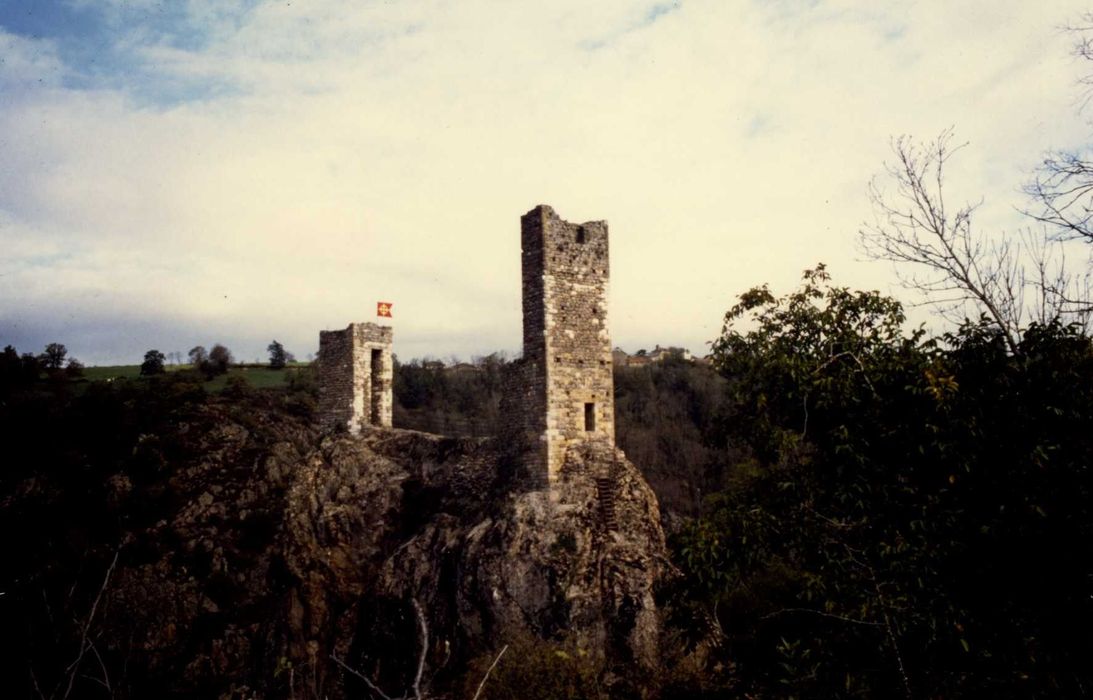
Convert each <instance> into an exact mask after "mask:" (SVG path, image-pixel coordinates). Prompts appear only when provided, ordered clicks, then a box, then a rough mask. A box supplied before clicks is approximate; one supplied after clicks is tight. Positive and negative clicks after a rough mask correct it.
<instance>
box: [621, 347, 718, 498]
mask: <svg viewBox="0 0 1093 700" xmlns="http://www.w3.org/2000/svg"><path fill="white" fill-rule="evenodd" d="M725 386H726V385H725V381H724V379H722V378H721V377H720V376H719V375H718V374H717V373H716V372H715V371H713V370H712V369H710V368H709V367H706V366H702V365H698V364H694V363H692V362H688V361H685V360H682V359H679V358H671V357H670V358H668V359H666V360H664V361H662V362H654V363H649V364H646V365H642V366H638V367H626V366H616V367H615V439H616V442H617V443H618V444H619V446H621V447H622V449H623V450H624V451H625V452H626V455H627V457H629V458H630V460H631V461H633V462H634V464H636V465H638V467H639V468H640V469H641V471H642V474H643V475H644V476H645V478H646V479H647V480H648V481H649V483H650V485H651V486H652V487H653V489H654V490H655V491H656V493H657V498H658V500H659V501H660V505H661V508H662V510H664V511H665V512H667V513H671V514H679V515H689V516H694V515H697V514H698V513H699V511H700V509H701V505H702V499H703V497H704V496H705V495H706V494H708V493H710V492H711V491H714V490H716V489H718V488H719V487H720V485H721V484H720V483H719V475H718V470H717V468H716V465H717V464H719V463H721V462H722V461H724V460H725V458H726V455H725V451H724V446H723V445H718V444H716V443H715V442H714V441H713V440H711V439H710V438H711V437H712V432H713V431H714V429H715V428H716V426H717V425H718V423H717V415H718V410H719V408H720V406H721V404H722V402H723V394H724V391H725Z"/></svg>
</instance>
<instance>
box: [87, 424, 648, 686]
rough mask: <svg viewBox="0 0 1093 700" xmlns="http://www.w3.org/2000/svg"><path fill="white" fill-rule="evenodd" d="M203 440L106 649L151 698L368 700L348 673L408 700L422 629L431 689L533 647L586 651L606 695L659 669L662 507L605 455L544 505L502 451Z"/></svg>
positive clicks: (366, 437)
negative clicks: (551, 644)
mask: <svg viewBox="0 0 1093 700" xmlns="http://www.w3.org/2000/svg"><path fill="white" fill-rule="evenodd" d="M257 420H258V419H255V418H251V419H249V421H250V422H252V423H253V422H255V421H257ZM218 421H221V422H222V421H223V416H219V417H218ZM271 434H272V435H273V436H277V437H279V438H280V439H274V440H272V441H270V437H271ZM208 441H209V444H205V445H200V446H199V447H198V449H197V450H195V454H199V455H201V457H200V459H198V460H197V461H195V462H193V463H190V464H186V465H184V466H182V467H181V468H179V469H177V470H176V472H175V476H174V477H172V483H171V485H170V488H171V490H172V493H173V496H172V500H173V501H174V502H176V503H177V507H176V508H175V509H174V510H172V511H171V512H170V513H169V514H167V517H165V518H163V519H161V520H159V521H158V522H157V523H156V524H155V525H154V526H152V527H149V528H148V529H146V530H144V531H140V532H133V533H131V534H130V536H129V538H128V541H127V544H126V545H125V546H124V547H123V549H122V554H121V557H120V560H119V564H118V569H117V572H116V573H115V575H114V577H113V579H112V582H111V585H110V586H109V588H108V589H107V598H108V600H107V601H106V602H105V604H104V605H105V606H106V609H107V610H109V611H113V612H108V613H107V614H106V615H104V619H109V620H111V621H112V622H111V625H110V627H109V629H107V630H106V631H104V633H103V640H104V643H103V644H102V645H101V646H103V647H104V648H109V649H110V650H111V652H110V653H115V654H118V655H124V656H126V658H129V659H131V661H130V663H131V664H133V665H134V666H131V668H133V667H138V666H139V667H140V674H141V676H142V677H143V678H144V679H145V683H144V684H143V687H148V688H160V689H163V690H164V691H165V692H164V693H163V694H164V696H170V694H171V693H173V694H183V695H186V694H195V693H196V694H198V695H201V696H203V697H217V696H219V697H225V698H227V697H241V696H246V697H251V696H258V697H289V696H292V697H327V698H342V697H350V696H358V695H360V692H359V691H360V689H361V688H363V686H360V685H353V683H359V681H355V680H354V679H352V677H351V675H349V674H347V673H346V672H345V671H344V670H343V669H342V668H341V667H340V666H338V665H337V663H336V662H334V661H333V660H332V658H331V657H332V656H336V657H337V658H338V659H339V660H341V661H343V662H344V663H346V664H348V665H350V666H352V667H353V668H354V669H357V670H359V671H361V672H362V673H365V674H366V675H368V676H369V677H370V678H373V679H374V680H375V681H376V682H377V683H379V684H380V686H381V687H383V688H384V689H385V692H387V693H388V694H389V695H392V696H398V695H401V694H403V693H404V692H405V691H406V689H407V688H409V686H410V683H411V682H412V679H413V678H414V675H415V673H416V667H417V664H418V658H419V655H420V654H419V652H420V649H421V645H422V635H421V633H420V622H421V621H424V623H425V625H426V626H427V635H426V636H425V641H426V642H427V644H428V650H429V651H428V654H427V655H426V657H425V668H424V674H423V682H424V683H426V684H429V686H430V687H431V688H432V689H433V691H434V692H440V693H442V692H443V691H444V688H445V687H448V686H450V685H451V683H453V682H456V681H457V680H458V679H459V675H460V674H461V673H463V672H464V670H465V669H466V662H467V661H468V660H469V659H472V658H476V657H480V656H482V655H488V654H493V653H496V651H497V650H498V649H499V648H500V647H501V646H502V645H504V644H506V643H510V642H513V641H514V640H518V639H521V638H538V639H545V640H561V639H564V640H565V641H566V642H567V643H568V644H575V645H577V646H578V647H579V648H580V649H582V650H584V651H586V652H587V653H588V655H589V657H590V658H593V659H594V660H595V661H596V663H597V664H598V665H601V666H602V668H603V669H604V678H605V682H606V683H607V684H608V685H611V684H615V685H617V686H624V685H626V684H627V683H629V684H631V685H632V686H637V687H640V686H641V685H642V683H641V679H642V678H643V672H644V671H651V670H652V669H653V668H654V667H655V664H656V662H657V639H658V620H657V611H656V607H655V604H654V601H653V589H654V586H655V585H656V583H657V581H658V578H659V577H660V576H661V575H662V573H663V572H664V570H665V567H666V566H667V564H666V556H665V546H664V536H663V533H662V532H661V529H660V525H659V513H658V507H657V503H656V499H655V497H654V495H653V493H652V491H651V490H650V489H649V487H648V486H647V485H646V483H645V482H644V480H643V479H642V478H641V476H640V474H639V473H638V471H637V469H636V468H635V467H634V466H633V465H632V464H630V463H629V462H628V461H627V460H626V458H625V456H624V455H623V454H622V453H621V452H620V451H619V450H617V449H615V448H614V447H613V446H611V445H610V444H609V443H608V442H607V441H598V442H597V441H589V442H586V443H583V444H580V445H578V446H574V447H571V448H570V449H569V451H568V453H567V454H566V458H565V462H564V464H563V466H562V468H561V470H560V472H559V477H558V479H557V480H556V483H555V484H554V486H553V488H552V489H551V490H549V491H545V490H527V489H528V486H527V484H528V482H527V480H526V479H523V478H520V476H519V470H518V469H515V468H512V467H509V466H508V465H506V464H505V463H504V460H503V458H502V457H501V456H499V454H500V452H499V451H498V450H497V449H496V446H495V445H494V443H493V442H492V441H491V440H472V439H456V438H444V437H440V436H435V435H428V434H424V433H417V432H413V431H405V430H391V429H368V428H366V429H365V430H364V431H363V432H362V434H361V435H360V436H357V437H354V436H349V435H335V436H326V437H320V436H319V435H318V434H317V433H316V432H315V431H314V429H312V428H310V427H308V426H307V425H306V424H301V423H291V422H289V423H284V424H279V425H277V426H274V427H273V428H272V429H271V428H270V427H269V426H264V427H263V426H258V427H256V426H255V425H248V426H244V425H240V424H238V423H234V422H231V421H227V423H226V424H222V425H220V426H219V427H218V428H217V429H216V430H215V431H213V432H210V433H209V434H208ZM148 448H149V449H151V446H148ZM112 488H113V489H114V491H116V492H117V493H118V495H117V497H118V498H119V499H122V500H124V499H125V498H126V497H127V496H126V494H127V493H129V491H130V490H131V489H130V487H128V486H126V484H124V483H122V481H119V482H118V483H117V484H114V485H113V486H112ZM418 609H420V611H421V620H419V617H418V614H417V612H416V610H418ZM128 611H132V612H131V613H129V612H128ZM119 612H126V615H125V616H121V615H119ZM123 647H124V649H123ZM137 687H142V684H138V685H137ZM166 691H170V692H166Z"/></svg>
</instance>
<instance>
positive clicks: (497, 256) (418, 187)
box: [0, 0, 1087, 362]
mask: <svg viewBox="0 0 1093 700" xmlns="http://www.w3.org/2000/svg"><path fill="white" fill-rule="evenodd" d="M75 7H76V10H78V11H79V12H81V13H84V14H83V15H80V16H81V17H83V16H85V15H87V13H92V12H95V13H99V14H98V15H96V17H97V18H98V19H97V20H96V22H91V21H90V20H88V26H93V27H94V31H95V32H96V34H95V36H96V37H98V39H97V40H100V41H101V40H102V39H103V37H107V38H108V39H109V41H108V42H107V43H108V44H109V46H110V47H111V48H110V49H109V53H110V55H111V56H114V57H115V58H114V59H112V60H111V61H110V62H108V63H109V65H108V66H107V67H106V68H103V69H101V70H99V71H98V72H96V71H91V72H88V71H87V70H86V69H85V67H84V66H82V65H79V64H77V63H73V61H74V60H76V59H73V58H72V56H75V55H84V56H85V55H86V52H85V53H83V54H79V53H77V52H71V51H69V50H68V49H67V48H66V47H68V46H70V45H71V42H77V43H78V42H79V41H80V39H79V37H78V36H77V37H76V38H72V37H71V36H68V38H65V37H60V38H48V37H47V38H41V39H37V40H36V39H30V38H27V37H25V36H19V35H15V34H12V33H10V32H7V33H0V55H2V56H3V57H4V60H5V63H4V64H2V66H0V89H3V90H4V92H5V96H6V95H7V94H9V91H10V92H11V93H14V94H15V95H16V96H17V99H11V100H7V99H5V100H3V101H2V103H0V163H3V167H0V245H2V246H4V249H5V251H6V254H5V256H3V259H0V342H10V340H8V337H18V338H19V339H20V343H24V344H28V347H27V348H26V349H31V350H37V349H38V348H37V347H35V346H37V345H44V343H45V342H49V341H52V340H60V341H61V342H66V343H67V344H68V345H69V348H70V349H71V350H72V351H73V353H74V354H76V355H77V356H79V357H81V359H85V361H95V362H100V361H101V362H116V361H123V360H124V361H135V359H134V358H136V359H139V357H140V356H141V355H142V354H143V352H144V350H146V349H147V348H148V347H153V346H155V347H159V349H161V350H164V351H171V350H182V351H185V350H186V349H188V348H189V347H190V346H192V345H194V344H197V343H199V342H200V343H204V344H206V345H207V344H209V343H210V342H217V341H219V342H225V343H226V344H228V345H229V347H232V349H233V350H235V351H236V352H237V354H240V355H241V356H243V357H251V356H254V355H255V354H256V353H257V354H262V353H263V351H264V348H265V344H266V343H268V342H269V340H270V339H271V338H273V337H276V338H278V339H279V340H281V341H282V342H284V343H285V344H286V347H288V348H289V349H290V350H292V351H293V352H295V353H297V355H300V356H304V355H306V354H307V353H308V352H311V351H313V350H314V348H315V346H316V345H317V331H318V330H319V329H321V328H335V327H344V326H345V325H346V324H348V323H349V322H350V321H356V320H367V319H369V318H370V317H371V314H372V313H373V312H372V309H373V308H374V303H375V301H376V300H377V299H380V298H383V299H389V300H392V301H394V302H395V303H396V306H395V311H396V318H395V323H396V352H398V353H399V354H400V355H401V356H403V357H412V356H420V355H425V354H432V355H437V356H448V355H451V354H459V355H463V356H467V355H470V354H474V353H486V352H490V351H492V350H494V349H499V348H500V349H506V350H510V351H512V350H518V349H519V348H518V343H519V338H520V318H519V268H518V264H519V263H518V259H519V243H518V235H519V232H518V226H519V216H520V215H521V214H522V213H523V212H525V211H527V210H528V209H530V208H531V207H532V206H534V205H536V204H539V203H549V204H552V205H553V206H554V207H555V208H556V209H557V210H558V211H559V213H560V214H561V215H562V216H564V217H566V218H569V219H571V220H589V219H600V218H606V219H608V220H609V222H610V225H611V235H612V282H611V293H612V309H611V324H612V332H613V335H614V339H615V341H616V342H617V343H618V344H621V345H623V346H624V347H628V348H630V349H635V348H636V347H638V346H652V345H653V344H655V343H658V342H659V343H661V344H683V345H687V346H689V347H691V348H692V349H693V350H696V351H699V352H701V351H702V349H703V344H704V342H705V341H706V340H709V339H711V338H712V337H714V336H715V335H716V334H717V332H718V331H719V330H720V320H721V315H722V314H723V312H724V310H725V309H726V308H728V306H730V305H731V303H732V301H733V297H734V295H735V294H737V293H739V292H741V291H743V290H744V289H745V288H747V287H749V286H751V285H753V284H758V283H761V282H764V281H769V282H771V283H772V284H773V285H774V286H775V287H776V288H778V289H786V288H788V287H789V286H791V285H793V284H795V282H796V279H797V278H798V276H799V274H800V271H801V270H803V269H804V268H805V267H808V266H811V265H814V264H815V263H816V262H818V261H820V260H824V261H826V262H828V263H829V267H830V268H831V269H832V271H833V272H834V274H835V275H836V281H838V282H841V283H845V284H852V285H859V286H866V287H877V286H882V287H884V286H885V285H887V283H888V280H889V278H890V274H889V271H888V270H887V269H886V268H885V267H884V266H883V265H880V264H869V263H862V262H858V261H857V260H856V257H857V256H856V253H855V251H854V247H853V240H854V234H855V232H856V230H857V228H858V225H859V223H860V222H861V221H862V220H864V219H866V218H867V217H868V216H869V208H868V203H867V201H866V198H865V184H866V182H867V181H868V179H869V177H870V176H871V175H872V174H873V173H875V172H877V171H879V170H880V168H881V163H882V161H883V160H884V158H885V157H886V156H887V155H888V151H887V143H888V140H889V138H890V137H891V136H893V135H898V134H902V133H912V134H916V135H918V136H920V137H922V138H929V137H932V136H934V135H936V134H937V133H938V132H939V131H940V130H941V129H943V128H945V127H947V126H949V125H956V128H957V134H958V137H960V138H962V139H967V140H969V141H970V142H971V145H970V146H969V147H968V148H967V149H966V150H965V151H964V152H963V153H962V154H961V157H960V160H959V161H957V163H956V164H955V165H956V166H957V167H956V168H955V169H954V171H953V176H952V180H951V185H952V189H953V192H954V196H959V197H964V198H966V199H978V198H979V197H980V196H983V197H985V198H986V200H987V203H986V205H985V207H984V210H983V221H984V223H985V225H991V226H998V227H1003V226H1006V227H1012V226H1013V225H1014V224H1015V222H1017V221H1018V220H1017V219H1016V217H1015V215H1014V214H1013V208H1012V205H1013V204H1014V203H1015V202H1016V201H1018V200H1017V194H1016V188H1017V186H1018V185H1019V184H1020V182H1021V181H1022V179H1023V178H1024V177H1025V176H1026V173H1027V172H1028V169H1029V167H1031V166H1032V165H1033V164H1034V163H1035V162H1036V160H1037V158H1038V156H1039V154H1040V153H1041V152H1042V151H1043V150H1045V149H1047V148H1050V147H1058V146H1070V145H1074V144H1076V143H1082V142H1084V141H1083V140H1084V139H1086V137H1087V129H1086V125H1085V124H1084V122H1083V121H1082V119H1080V118H1079V116H1078V115H1077V114H1076V111H1075V95H1076V88H1075V86H1074V79H1075V77H1076V74H1077V71H1080V70H1081V69H1082V66H1080V65H1075V64H1073V63H1072V62H1070V61H1069V59H1068V58H1067V52H1066V48H1067V47H1066V41H1067V40H1066V38H1065V37H1061V36H1059V35H1058V33H1057V32H1056V29H1055V27H1056V26H1057V25H1059V24H1061V23H1062V22H1064V21H1066V20H1067V19H1069V18H1072V17H1073V16H1075V14H1076V13H1077V12H1078V11H1079V10H1080V9H1081V8H1080V6H1079V4H1078V3H1076V2H1073V3H1071V2H1068V3H1064V4H1063V5H1062V6H1060V7H1059V8H1057V9H1056V10H1053V12H1058V14H1055V15H1050V16H1049V15H1046V14H1044V10H1043V9H1042V8H1036V7H1032V6H1030V5H1029V4H1027V3H1018V2H1009V3H1001V4H999V3H996V2H995V3H989V4H988V3H985V2H975V3H966V4H961V5H960V6H959V7H951V6H949V5H938V4H935V3H919V4H916V5H911V6H907V7H900V8H893V9H887V8H885V9H878V8H877V7H876V6H875V5H874V4H866V3H860V2H851V1H850V0H837V1H832V2H812V3H796V2H785V3H766V2H764V3H758V2H756V3H746V2H736V3H719V4H705V3H681V4H670V3H669V4H664V3H661V4H658V3H646V4H644V5H638V6H637V7H635V6H634V5H633V4H632V3H624V2H621V1H620V2H605V3H596V4H594V5H588V4H581V3H575V2H574V3H549V4H540V3H534V4H532V3H528V4H523V3H504V4H498V3H486V2H477V1H475V0H468V1H467V2H461V3H441V2H422V3H413V4H410V3H382V2H371V3H364V4H346V3H342V2H333V1H332V0H314V2H308V3H291V4H289V3H284V2H280V3H248V2H237V3H216V2H211V1H203V2H197V1H192V2H188V3H185V4H183V5H179V6H177V7H179V8H180V9H178V10H177V11H176V14H175V15H171V18H170V20H169V21H168V20H167V19H164V17H163V16H162V15H161V14H157V13H158V9H157V8H159V7H160V5H159V4H153V3H136V4H132V3H122V2H113V3H111V4H110V5H107V6H103V5H101V4H99V3H96V4H94V6H91V5H86V4H85V5H82V6H75ZM76 10H74V11H76ZM3 25H4V18H3V15H2V14H0V26H3ZM89 31H90V30H89ZM70 34H71V33H70ZM66 36H67V35H66ZM589 42H592V43H595V42H603V44H602V46H600V47H599V48H598V49H597V50H595V51H588V50H587V48H588V47H589V45H590V44H589ZM66 57H68V58H66ZM81 60H82V59H81ZM73 75H77V76H81V77H80V80H73V79H72V77H71V76H73ZM39 79H41V80H42V82H39ZM13 324H16V325H18V327H19V328H22V329H24V330H22V331H20V332H19V334H18V335H17V336H14V335H9V334H10V333H11V331H10V330H8V329H10V328H12V327H13ZM93 327H102V328H109V329H111V331H110V332H109V333H108V334H106V335H108V336H109V337H110V338H113V339H115V340H111V341H110V342H106V341H105V340H104V339H103V335H102V334H95V333H92V332H91V329H93ZM127 328H128V329H131V332H127V331H126V330H125V329H127ZM26 329H32V330H26ZM66 329H67V331H66ZM3 336H7V337H3ZM118 339H122V340H118ZM187 339H189V340H187ZM83 343H86V345H82V344H83ZM169 343H170V344H173V345H177V347H172V346H171V345H169ZM23 349H24V348H23V347H20V350H23Z"/></svg>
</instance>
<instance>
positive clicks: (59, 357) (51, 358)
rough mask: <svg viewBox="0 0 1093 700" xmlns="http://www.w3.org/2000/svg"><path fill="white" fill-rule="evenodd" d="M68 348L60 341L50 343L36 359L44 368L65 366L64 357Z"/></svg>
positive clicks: (54, 368)
mask: <svg viewBox="0 0 1093 700" xmlns="http://www.w3.org/2000/svg"><path fill="white" fill-rule="evenodd" d="M67 355H68V349H67V348H65V346H64V345H62V344H61V343H50V344H49V345H47V346H46V349H45V351H44V352H43V353H42V354H41V355H39V356H38V361H39V362H40V363H41V365H42V367H44V368H45V369H46V370H59V369H61V368H63V367H64V366H65V357H66V356H67Z"/></svg>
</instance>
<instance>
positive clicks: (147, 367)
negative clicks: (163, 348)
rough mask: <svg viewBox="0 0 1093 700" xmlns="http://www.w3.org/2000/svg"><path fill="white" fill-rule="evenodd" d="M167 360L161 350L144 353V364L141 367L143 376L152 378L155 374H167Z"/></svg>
mask: <svg viewBox="0 0 1093 700" xmlns="http://www.w3.org/2000/svg"><path fill="white" fill-rule="evenodd" d="M166 359H167V357H166V355H164V354H163V353H162V352H160V351H159V350H149V351H148V352H146V353H144V362H142V363H141V365H140V374H141V376H142V377H150V376H152V375H154V374H163V373H164V372H166V371H167V370H166V368H165V367H164V366H163V363H164V361H165V360H166Z"/></svg>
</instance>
